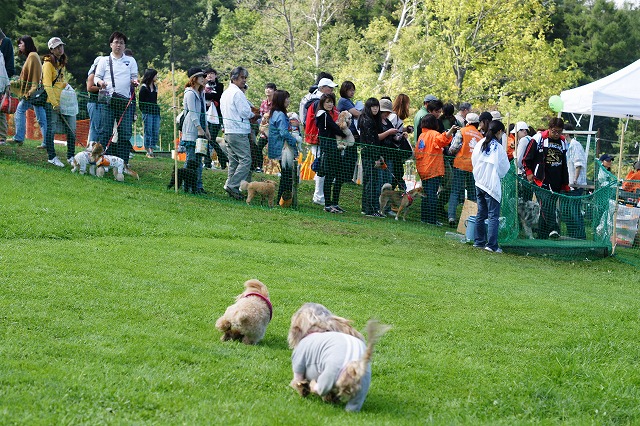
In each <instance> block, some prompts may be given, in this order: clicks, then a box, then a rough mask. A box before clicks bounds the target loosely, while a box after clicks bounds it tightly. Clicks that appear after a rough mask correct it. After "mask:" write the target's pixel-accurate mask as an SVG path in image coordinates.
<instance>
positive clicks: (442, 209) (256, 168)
mask: <svg viewBox="0 0 640 426" xmlns="http://www.w3.org/2000/svg"><path fill="white" fill-rule="evenodd" d="M77 95H78V96H77V98H78V109H79V113H78V115H77V116H76V118H77V120H76V128H75V129H72V130H73V131H74V133H75V136H76V147H75V153H78V152H82V151H83V150H84V145H85V144H86V143H87V141H88V140H89V139H90V136H89V132H90V129H91V124H90V120H89V119H88V118H85V117H89V112H87V109H90V108H88V106H89V107H90V106H91V104H92V103H94V111H93V112H94V113H95V109H96V108H95V106H96V105H99V104H96V103H95V102H92V101H93V100H92V99H91V97H90V96H89V95H88V94H86V93H81V92H78V93H77ZM178 99H179V100H180V101H179V104H180V105H182V102H181V97H180V96H179V97H178ZM120 107H121V108H120V109H117V108H116V107H114V108H111V109H112V111H111V113H109V114H106V113H105V111H104V110H105V109H107V107H106V106H104V105H103V106H102V107H101V109H102V110H103V111H102V115H99V116H98V117H100V118H99V120H100V121H99V123H98V125H100V126H103V128H102V129H101V130H100V131H101V132H102V133H100V134H101V135H102V136H101V138H102V139H99V140H102V141H105V143H106V144H109V143H111V144H112V145H114V146H115V147H118V146H119V147H120V148H122V149H116V150H113V153H114V155H117V156H119V155H121V156H123V157H124V156H126V157H127V158H129V157H130V158H131V160H130V161H129V165H130V167H132V168H135V169H136V170H137V171H138V173H139V174H140V176H141V180H140V181H137V182H135V183H131V181H129V183H130V184H136V185H147V186H150V187H156V188H161V189H164V188H166V185H167V183H168V181H169V179H170V177H171V175H172V174H174V162H173V161H172V160H171V154H170V152H171V150H173V149H175V148H176V147H178V167H179V168H184V167H185V165H186V163H185V160H186V157H187V153H181V152H180V151H185V149H184V148H180V147H179V145H180V143H179V142H180V140H179V139H178V140H174V138H173V126H174V122H173V115H174V113H173V109H172V108H171V107H170V106H167V105H160V122H161V125H160V128H159V132H158V133H157V137H158V140H157V141H155V142H156V146H157V149H156V152H155V154H156V157H157V158H152V159H148V158H145V156H144V155H139V156H136V155H135V154H134V153H135V152H138V153H140V154H144V153H145V151H144V148H143V146H142V145H143V141H144V134H145V123H144V120H143V117H142V113H141V111H140V106H139V103H135V102H132V103H130V104H129V105H128V106H127V105H125V104H122V105H120ZM181 110H182V107H181V106H180V107H178V108H177V111H178V112H179V111H181ZM8 117H9V122H10V132H12V131H13V129H15V126H14V124H13V119H14V118H15V117H14V116H8ZM203 118H204V117H203ZM205 121H206V120H205ZM222 121H224V120H222ZM94 124H96V123H94ZM30 125H31V127H34V126H35V127H36V128H37V123H35V122H34V121H33V120H31V121H30ZM223 125H224V123H223V122H222V123H218V124H211V123H208V124H207V127H208V129H209V131H210V134H211V140H210V141H209V144H208V146H207V147H206V148H205V150H204V151H201V152H202V153H201V154H198V155H197V157H196V158H197V159H198V166H199V167H202V169H204V170H207V169H209V170H211V172H202V175H201V176H202V177H201V180H202V182H203V185H204V188H205V189H206V190H207V191H206V192H205V193H204V196H207V197H209V198H212V199H225V200H227V199H228V197H227V194H226V193H225V190H224V185H225V180H226V177H227V173H228V169H229V167H237V162H236V164H233V163H234V161H235V160H234V156H235V154H233V153H231V152H230V151H229V147H228V146H227V143H226V142H225V139H224V132H223ZM122 126H130V128H131V130H126V131H124V132H118V131H119V130H120V129H121V128H122ZM27 127H29V126H27ZM251 128H252V132H251V134H250V135H249V140H250V141H251V143H250V147H251V165H250V166H249V169H250V173H249V174H248V176H247V180H253V181H266V180H273V181H275V186H276V190H275V192H274V194H275V199H274V204H276V205H277V204H281V205H283V206H284V207H287V206H288V205H289V204H287V203H286V202H285V203H284V204H283V203H282V201H287V200H291V201H290V203H291V207H292V208H297V209H298V210H300V211H302V212H304V213H308V214H320V215H325V214H340V215H343V216H342V217H343V218H345V219H347V218H349V217H352V218H353V217H363V214H364V216H366V217H368V218H371V219H372V220H389V221H390V220H393V219H394V217H396V216H398V215H399V217H398V220H406V222H407V223H408V224H412V223H413V224H414V225H415V226H416V227H419V228H420V229H425V230H430V231H433V232H434V233H436V234H440V235H442V236H443V237H444V236H448V237H451V238H455V239H456V240H459V241H465V240H466V233H467V232H466V231H467V228H468V227H469V224H470V223H472V222H473V220H471V219H469V217H473V216H474V215H475V213H474V212H473V211H472V212H471V214H470V213H469V212H468V211H465V207H466V206H467V205H471V206H472V205H473V204H472V203H471V204H470V203H469V201H468V200H469V199H474V198H475V196H474V195H475V187H474V185H473V182H472V181H469V180H468V175H465V176H463V177H461V176H459V175H457V172H456V170H455V167H454V166H453V158H450V157H444V156H437V157H438V161H441V162H442V167H443V170H444V173H443V176H440V177H439V179H438V184H437V185H436V188H435V190H434V189H433V188H427V187H425V188H422V187H423V184H424V183H425V182H424V181H422V180H421V179H420V176H419V174H418V172H417V169H416V164H415V159H414V158H413V156H412V153H411V152H407V151H403V150H401V149H398V148H395V147H394V146H382V147H375V149H374V150H372V149H371V148H372V147H367V146H363V145H361V144H360V143H359V142H358V141H357V140H356V143H355V144H351V143H344V142H340V144H341V146H340V147H338V144H339V143H338V142H337V141H336V140H335V139H332V138H329V139H323V138H320V141H319V142H320V143H319V144H314V145H311V144H307V143H304V142H302V143H297V144H296V145H297V151H298V155H297V157H296V158H294V159H293V161H289V160H284V159H283V158H275V159H274V158H269V156H268V138H265V137H264V136H265V135H264V133H266V131H268V130H267V129H268V125H266V123H263V126H262V127H261V126H260V123H257V122H256V123H253V124H252V126H251ZM27 130H28V132H27V133H29V129H27ZM31 130H33V128H32V129H31ZM60 130H64V129H56V130H55V134H56V136H55V140H56V144H55V149H56V151H57V152H58V155H59V156H60V157H61V158H63V156H64V155H68V153H69V150H68V147H66V146H65V145H66V144H65V141H64V139H65V138H64V136H65V135H64V133H65V132H64V131H62V132H61V131H60ZM290 130H291V131H292V132H293V133H294V135H297V134H298V133H296V132H297V131H299V132H300V133H299V134H300V136H301V137H302V138H303V139H304V138H305V134H304V131H303V130H302V129H300V130H297V129H295V128H291V129H290ZM123 133H124V136H123ZM105 135H106V136H105ZM118 135H120V136H118ZM105 138H106V139H105ZM27 139H28V140H29V141H32V142H31V145H28V144H27V143H25V146H24V147H16V146H15V145H14V146H5V147H2V148H0V155H1V156H2V157H3V158H14V159H18V160H24V161H27V162H29V161H31V162H38V161H39V162H40V164H42V165H43V166H47V165H46V162H45V161H43V160H42V159H37V158H36V157H34V156H32V155H30V154H27V152H29V151H28V150H29V149H31V148H32V147H35V146H37V145H39V142H40V140H42V135H40V134H38V133H37V132H35V133H33V132H32V133H31V134H30V137H29V135H28V137H27ZM409 139H410V140H413V138H412V137H411V136H410V137H409ZM109 140H111V142H109ZM161 141H164V142H161ZM126 142H128V143H126ZM323 145H324V146H325V149H324V153H325V154H326V155H327V156H326V158H324V159H323V149H322V146H323ZM327 147H330V148H327ZM65 151H66V154H65ZM590 151H591V153H590V157H589V159H590V161H589V167H588V177H589V180H590V181H592V182H593V185H592V187H589V188H586V189H585V190H584V191H583V192H582V193H580V192H574V193H570V194H564V193H552V192H549V191H546V190H543V189H541V188H538V187H536V186H535V185H532V184H530V183H529V182H527V181H526V180H524V179H522V178H521V177H519V176H517V174H516V170H515V166H514V165H512V166H511V169H510V171H509V173H508V174H507V176H506V177H505V178H504V179H503V181H502V191H503V196H502V197H503V199H502V203H501V213H500V222H499V223H500V226H499V242H500V245H501V246H502V247H503V248H504V249H505V251H507V252H513V253H521V254H525V255H526V254H531V255H534V254H535V255H544V256H553V257H557V258H561V259H571V260H578V259H585V258H589V259H590V258H596V257H603V256H607V255H610V254H612V253H614V254H615V255H616V256H617V257H618V258H619V259H621V260H623V261H625V262H629V263H631V264H634V265H637V266H640V255H639V247H638V238H639V237H638V214H637V212H638V211H639V210H640V209H638V208H637V207H635V205H637V203H638V192H637V191H634V192H628V191H620V190H619V188H618V184H619V183H618V181H617V179H616V176H614V175H613V174H611V173H609V172H607V171H606V170H604V169H603V168H602V166H601V164H600V163H599V162H597V161H595V160H593V149H591V150H590ZM31 152H33V151H31ZM372 152H374V153H375V154H372ZM163 157H164V158H163ZM321 159H323V161H322V162H321V161H320V160H321ZM319 164H321V170H320V174H322V175H323V178H319V177H318V176H317V174H316V171H318V167H319ZM47 167H48V166H47ZM127 179H130V178H128V177H127ZM126 183H127V181H125V184H126ZM385 185H386V186H385ZM283 187H286V191H283V190H282V188H283ZM383 187H384V189H385V190H384V191H383ZM389 187H391V191H390V190H389V189H388V188H389ZM418 188H419V189H418ZM288 191H290V193H289V192H288ZM283 192H284V193H283ZM407 193H409V195H407ZM452 193H455V194H456V195H455V196H453V197H452ZM245 194H246V192H245ZM381 195H382V197H381ZM617 197H619V198H620V200H621V202H622V204H618V198H617ZM284 198H287V200H284ZM256 200H260V197H259V196H258V197H256ZM465 200H466V201H467V205H465ZM381 202H382V204H381ZM252 204H257V202H256V201H253V202H252ZM262 204H263V205H264V206H265V207H266V206H267V205H268V203H267V202H266V201H264V202H263V203H262ZM452 205H453V208H452V207H451V206H452ZM331 207H334V208H331ZM340 210H342V211H346V213H342V212H341V211H340ZM452 210H453V212H454V217H453V218H452V217H451V211H452ZM616 212H617V216H616ZM450 219H453V221H452V222H451V223H450ZM479 225H480V224H476V225H475V226H479ZM552 231H556V232H557V236H556V235H553V236H551V235H550V234H551V232H552ZM614 241H615V243H616V247H615V252H614V249H613V242H614Z"/></svg>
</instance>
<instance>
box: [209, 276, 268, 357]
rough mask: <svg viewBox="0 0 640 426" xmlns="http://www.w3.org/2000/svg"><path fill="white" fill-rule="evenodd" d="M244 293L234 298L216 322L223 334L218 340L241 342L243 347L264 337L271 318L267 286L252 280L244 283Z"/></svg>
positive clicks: (253, 343)
mask: <svg viewBox="0 0 640 426" xmlns="http://www.w3.org/2000/svg"><path fill="white" fill-rule="evenodd" d="M244 288H245V290H244V292H242V294H240V295H238V296H237V297H236V303H234V304H233V305H231V306H229V307H228V308H227V310H226V311H225V313H224V315H223V316H221V317H220V318H218V320H217V321H216V328H217V329H218V330H220V331H222V332H223V333H224V334H223V335H222V337H221V338H220V340H222V341H226V340H241V341H242V343H244V344H245V345H255V344H256V343H258V342H259V341H260V340H262V338H263V337H264V333H265V332H266V331H267V325H269V322H270V321H271V317H272V316H273V306H272V305H271V301H270V300H269V291H268V290H267V286H266V285H264V284H262V283H261V282H260V281H258V280H256V279H253V280H249V281H247V282H245V283H244Z"/></svg>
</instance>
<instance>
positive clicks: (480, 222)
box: [473, 186, 500, 251]
mask: <svg viewBox="0 0 640 426" xmlns="http://www.w3.org/2000/svg"><path fill="white" fill-rule="evenodd" d="M476 196H477V199H478V214H477V215H476V235H475V239H474V243H473V245H474V246H476V247H489V248H490V249H491V250H493V251H495V250H497V249H498V227H499V226H500V201H498V200H496V199H495V198H493V197H492V196H491V195H489V194H488V193H486V192H485V191H483V190H482V189H480V188H478V187H477V186H476ZM486 219H489V226H488V229H487V228H486V227H485V226H484V221H485V220H486Z"/></svg>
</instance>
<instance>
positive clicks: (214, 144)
mask: <svg viewBox="0 0 640 426" xmlns="http://www.w3.org/2000/svg"><path fill="white" fill-rule="evenodd" d="M207 125H208V126H209V134H210V135H211V141H210V142H209V144H208V145H207V155H206V156H205V157H204V165H205V167H211V150H212V149H213V150H214V151H215V152H216V155H217V156H218V161H219V162H220V167H221V168H223V169H224V168H226V167H227V163H228V162H229V157H227V154H225V152H224V151H223V150H222V147H221V146H220V144H219V143H218V141H216V137H217V136H218V133H220V129H221V128H222V125H221V124H211V123H207Z"/></svg>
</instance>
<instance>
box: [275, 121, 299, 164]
mask: <svg viewBox="0 0 640 426" xmlns="http://www.w3.org/2000/svg"><path fill="white" fill-rule="evenodd" d="M285 141H286V142H287V144H289V148H291V149H292V150H293V156H294V158H295V157H297V156H298V148H297V146H296V139H295V138H294V137H293V136H292V135H291V133H290V132H289V117H287V114H285V113H284V112H282V111H274V112H273V114H272V115H271V118H270V119H269V144H268V145H267V147H268V149H267V154H268V156H269V158H271V159H274V160H279V159H280V158H282V148H283V147H284V142H285Z"/></svg>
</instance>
